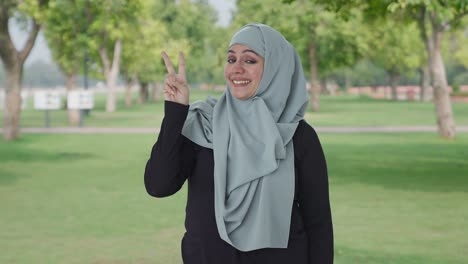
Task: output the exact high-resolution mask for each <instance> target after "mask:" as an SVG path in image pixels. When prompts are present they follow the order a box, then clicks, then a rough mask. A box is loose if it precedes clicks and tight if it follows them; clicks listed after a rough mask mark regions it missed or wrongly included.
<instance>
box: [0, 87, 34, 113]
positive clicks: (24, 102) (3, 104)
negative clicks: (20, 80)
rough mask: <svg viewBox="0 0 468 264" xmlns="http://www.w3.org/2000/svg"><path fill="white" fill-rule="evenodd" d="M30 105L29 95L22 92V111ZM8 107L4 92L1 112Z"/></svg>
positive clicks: (0, 105)
mask: <svg viewBox="0 0 468 264" xmlns="http://www.w3.org/2000/svg"><path fill="white" fill-rule="evenodd" d="M27 104H28V94H27V92H25V91H22V92H21V109H25V108H26V106H27ZM5 106H6V94H5V92H4V91H0V111H3V110H4V107H5Z"/></svg>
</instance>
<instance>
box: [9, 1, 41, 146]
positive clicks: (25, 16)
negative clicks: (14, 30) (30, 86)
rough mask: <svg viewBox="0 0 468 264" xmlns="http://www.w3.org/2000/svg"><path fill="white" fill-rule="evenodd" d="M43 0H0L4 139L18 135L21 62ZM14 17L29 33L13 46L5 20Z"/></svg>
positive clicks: (32, 38) (32, 39) (38, 20)
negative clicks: (24, 38)
mask: <svg viewBox="0 0 468 264" xmlns="http://www.w3.org/2000/svg"><path fill="white" fill-rule="evenodd" d="M47 3H48V1H47V0H27V1H26V0H25V1H15V0H2V1H0V10H1V11H0V58H1V60H2V63H3V66H4V68H5V71H6V84H5V88H6V104H5V109H4V112H3V120H4V121H3V131H4V132H3V137H4V139H5V140H8V141H9V140H13V139H17V138H19V136H20V128H19V122H20V115H21V79H22V74H23V65H24V62H25V61H26V58H27V57H28V55H29V53H30V52H31V49H32V48H33V46H34V42H35V41H36V37H37V34H38V33H39V30H40V28H41V21H42V17H41V15H42V14H43V12H44V9H45V8H46V6H47ZM14 17H17V18H20V19H22V20H23V21H24V22H25V23H26V24H27V25H29V28H30V30H29V36H28V38H27V40H26V43H24V46H23V47H22V48H21V49H20V50H17V49H16V47H15V46H14V44H13V41H12V39H11V36H10V33H9V29H8V28H9V24H8V21H9V20H10V19H13V18H14Z"/></svg>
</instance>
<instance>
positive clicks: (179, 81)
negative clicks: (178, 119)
mask: <svg viewBox="0 0 468 264" xmlns="http://www.w3.org/2000/svg"><path fill="white" fill-rule="evenodd" d="M161 55H162V57H163V59H164V64H165V65H166V69H167V74H166V78H165V79H164V99H165V100H167V101H171V102H175V103H179V104H184V105H188V104H189V92H190V87H189V86H188V84H187V78H186V76H185V58H184V53H182V52H179V73H176V72H175V70H174V67H173V66H172V62H171V60H170V59H169V56H167V54H166V52H164V51H163V52H162V53H161Z"/></svg>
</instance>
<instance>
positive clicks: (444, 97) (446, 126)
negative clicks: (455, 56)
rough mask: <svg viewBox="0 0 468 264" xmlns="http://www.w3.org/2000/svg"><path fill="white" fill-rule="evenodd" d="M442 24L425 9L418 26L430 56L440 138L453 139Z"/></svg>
mask: <svg viewBox="0 0 468 264" xmlns="http://www.w3.org/2000/svg"><path fill="white" fill-rule="evenodd" d="M427 19H428V20H429V21H430V23H431V26H432V28H431V30H427V27H426V21H427ZM440 23H441V22H439V21H438V18H437V17H436V14H434V13H430V12H428V11H427V10H426V9H425V8H424V7H423V8H421V10H420V15H419V18H418V26H419V30H420V35H421V39H422V40H423V42H424V44H425V45H426V50H427V55H428V64H429V70H430V74H431V79H432V80H431V81H432V90H433V97H434V98H433V102H434V105H435V111H436V118H437V128H438V131H439V135H440V136H442V137H444V138H448V139H453V138H455V134H456V132H455V121H454V119H453V113H452V103H451V102H450V96H449V94H448V91H447V78H446V75H445V67H444V61H443V60H442V54H441V42H442V36H443V31H444V27H443V26H442V25H441V24H440ZM428 32H431V35H429V33H428Z"/></svg>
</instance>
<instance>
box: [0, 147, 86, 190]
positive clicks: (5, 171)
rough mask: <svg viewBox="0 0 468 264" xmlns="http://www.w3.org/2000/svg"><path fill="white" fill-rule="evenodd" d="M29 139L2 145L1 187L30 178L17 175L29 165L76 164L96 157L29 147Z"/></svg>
mask: <svg viewBox="0 0 468 264" xmlns="http://www.w3.org/2000/svg"><path fill="white" fill-rule="evenodd" d="M29 143H30V141H29V140H28V139H20V140H18V141H17V142H9V143H4V142H2V143H1V144H0V185H9V184H13V183H15V182H16V181H17V180H18V179H19V178H24V177H28V176H25V175H20V174H18V173H17V168H18V167H24V166H27V164H28V163H36V162H40V163H44V164H47V163H54V162H63V161H65V162H75V161H79V160H84V159H92V158H94V157H95V155H94V154H92V153H83V152H68V151H61V152H53V151H50V150H43V149H39V148H33V147H30V146H28V144H29Z"/></svg>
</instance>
